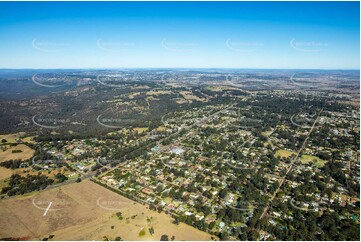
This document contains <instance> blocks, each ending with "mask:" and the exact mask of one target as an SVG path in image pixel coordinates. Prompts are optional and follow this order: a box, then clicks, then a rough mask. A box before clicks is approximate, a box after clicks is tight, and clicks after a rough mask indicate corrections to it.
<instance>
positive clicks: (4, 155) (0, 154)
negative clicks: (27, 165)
mask: <svg viewBox="0 0 361 242" xmlns="http://www.w3.org/2000/svg"><path fill="white" fill-rule="evenodd" d="M17 150H21V152H20V153H13V151H17ZM34 152H35V151H34V150H33V149H31V148H30V147H29V146H27V145H24V144H20V145H16V146H13V147H11V148H9V149H7V150H5V151H0V162H3V161H7V160H17V159H20V160H27V159H30V158H31V157H32V156H33V155H34Z"/></svg>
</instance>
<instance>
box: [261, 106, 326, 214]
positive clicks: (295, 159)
mask: <svg viewBox="0 0 361 242" xmlns="http://www.w3.org/2000/svg"><path fill="white" fill-rule="evenodd" d="M322 111H323V108H322V109H321V111H320V112H319V113H318V115H317V118H316V119H315V121H314V122H313V124H312V127H311V129H310V131H309V132H308V134H307V137H306V139H305V140H304V141H303V144H302V146H301V148H300V149H299V151H298V152H297V155H296V157H295V158H294V159H293V160H292V161H291V164H290V165H289V166H288V169H287V172H286V174H285V175H284V176H283V177H282V179H281V182H280V183H279V185H278V187H277V189H276V191H275V192H274V193H273V195H272V197H271V199H270V200H269V201H268V205H267V207H265V208H264V210H263V213H262V215H261V216H260V218H259V219H262V218H263V217H264V216H265V215H266V213H267V211H268V209H269V206H270V205H271V203H272V201H273V200H274V198H275V197H276V195H277V194H278V192H279V191H280V189H281V187H282V185H283V183H284V181H285V180H286V177H287V175H288V173H289V172H290V171H291V170H292V168H293V165H294V163H295V162H296V161H297V160H298V158H299V156H300V155H301V153H302V150H303V149H304V147H305V145H306V143H307V140H308V138H309V137H310V134H311V133H312V131H313V130H314V128H315V126H316V123H317V122H318V119H319V117H320V115H321V113H322Z"/></svg>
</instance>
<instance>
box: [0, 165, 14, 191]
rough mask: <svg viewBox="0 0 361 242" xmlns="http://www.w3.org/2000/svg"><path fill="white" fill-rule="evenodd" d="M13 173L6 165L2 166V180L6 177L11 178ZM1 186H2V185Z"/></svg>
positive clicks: (0, 170) (0, 174)
mask: <svg viewBox="0 0 361 242" xmlns="http://www.w3.org/2000/svg"><path fill="white" fill-rule="evenodd" d="M11 174H13V172H12V171H11V170H10V169H8V168H5V167H0V180H4V179H6V178H9V177H10V176H11ZM0 188H1V186H0Z"/></svg>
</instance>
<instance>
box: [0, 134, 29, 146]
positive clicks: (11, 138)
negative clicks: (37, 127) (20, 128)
mask: <svg viewBox="0 0 361 242" xmlns="http://www.w3.org/2000/svg"><path fill="white" fill-rule="evenodd" d="M34 137H35V136H28V137H26V132H19V133H14V134H1V135H0V141H1V140H3V139H5V140H6V141H7V143H18V141H20V140H22V141H23V142H28V143H35V141H34V140H33V138H34Z"/></svg>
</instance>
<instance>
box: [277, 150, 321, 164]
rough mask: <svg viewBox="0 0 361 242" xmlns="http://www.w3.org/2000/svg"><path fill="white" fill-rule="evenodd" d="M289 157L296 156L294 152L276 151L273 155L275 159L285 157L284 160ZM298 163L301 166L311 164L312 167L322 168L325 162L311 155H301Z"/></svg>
mask: <svg viewBox="0 0 361 242" xmlns="http://www.w3.org/2000/svg"><path fill="white" fill-rule="evenodd" d="M291 155H296V152H294V151H289V150H277V151H276V154H275V156H276V157H285V158H287V157H290V156H291ZM300 161H301V162H302V164H309V163H311V162H313V164H312V165H314V166H317V167H322V166H324V165H325V163H326V162H327V161H325V160H322V159H320V158H318V157H316V156H313V155H302V156H301V159H300ZM314 161H315V162H314Z"/></svg>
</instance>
